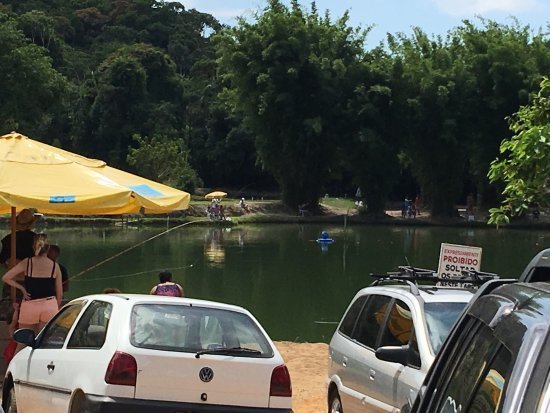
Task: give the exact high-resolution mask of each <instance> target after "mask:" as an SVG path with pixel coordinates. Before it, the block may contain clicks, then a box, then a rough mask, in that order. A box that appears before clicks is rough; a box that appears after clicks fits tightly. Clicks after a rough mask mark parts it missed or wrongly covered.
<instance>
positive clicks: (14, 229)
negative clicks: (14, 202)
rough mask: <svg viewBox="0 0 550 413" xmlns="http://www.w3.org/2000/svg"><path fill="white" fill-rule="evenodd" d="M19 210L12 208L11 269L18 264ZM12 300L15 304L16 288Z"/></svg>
mask: <svg viewBox="0 0 550 413" xmlns="http://www.w3.org/2000/svg"><path fill="white" fill-rule="evenodd" d="M16 232H17V209H16V208H15V207H11V236H10V250H11V254H10V261H9V265H8V267H9V268H13V267H15V264H17V251H16V248H17V242H16V241H17V234H16ZM10 299H11V302H12V304H13V303H15V287H11V288H10Z"/></svg>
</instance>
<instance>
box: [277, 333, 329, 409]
mask: <svg viewBox="0 0 550 413" xmlns="http://www.w3.org/2000/svg"><path fill="white" fill-rule="evenodd" d="M275 345H276V346H277V349H279V352H280V353H281V355H282V356H283V358H284V360H285V362H286V365H287V367H288V371H289V373H290V379H291V380H292V409H293V410H294V413H323V412H325V411H326V410H327V405H326V403H327V402H326V384H325V379H326V377H327V366H328V345H327V344H325V343H293V342H289V341H277V342H275Z"/></svg>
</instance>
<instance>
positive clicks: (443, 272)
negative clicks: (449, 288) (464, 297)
mask: <svg viewBox="0 0 550 413" xmlns="http://www.w3.org/2000/svg"><path fill="white" fill-rule="evenodd" d="M481 251H482V249H481V248H479V247H470V246H467V245H455V244H445V243H442V244H441V251H440V252H439V267H438V269H437V272H438V274H439V276H440V277H441V278H456V277H460V276H461V275H462V271H464V270H475V271H480V269H481Z"/></svg>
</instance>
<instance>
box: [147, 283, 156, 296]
mask: <svg viewBox="0 0 550 413" xmlns="http://www.w3.org/2000/svg"><path fill="white" fill-rule="evenodd" d="M156 292H157V286H156V285H155V286H154V287H153V288H151V291H149V294H151V295H155V293H156Z"/></svg>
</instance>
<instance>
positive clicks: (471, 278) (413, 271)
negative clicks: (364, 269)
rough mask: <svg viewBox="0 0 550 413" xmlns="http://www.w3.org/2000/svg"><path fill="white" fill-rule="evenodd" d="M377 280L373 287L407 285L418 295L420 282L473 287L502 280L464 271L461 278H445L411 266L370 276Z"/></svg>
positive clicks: (487, 274)
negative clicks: (392, 284) (386, 284)
mask: <svg viewBox="0 0 550 413" xmlns="http://www.w3.org/2000/svg"><path fill="white" fill-rule="evenodd" d="M370 276H371V277H373V278H376V280H374V281H373V282H372V283H371V286H375V285H380V284H382V283H392V282H393V283H395V282H401V283H407V284H408V285H409V286H410V288H411V293H413V294H415V295H418V294H420V292H419V290H418V281H430V282H434V283H437V282H459V283H467V284H472V285H481V284H484V283H486V282H487V281H490V280H494V279H497V278H500V277H499V276H498V275H497V274H495V273H491V272H483V271H476V270H463V271H462V275H461V276H460V277H452V278H443V277H441V276H440V275H439V274H438V273H437V272H436V271H435V270H428V269H426V268H417V267H413V266H411V265H400V266H399V267H398V271H391V272H387V273H386V274H373V273H371V274H370Z"/></svg>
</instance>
